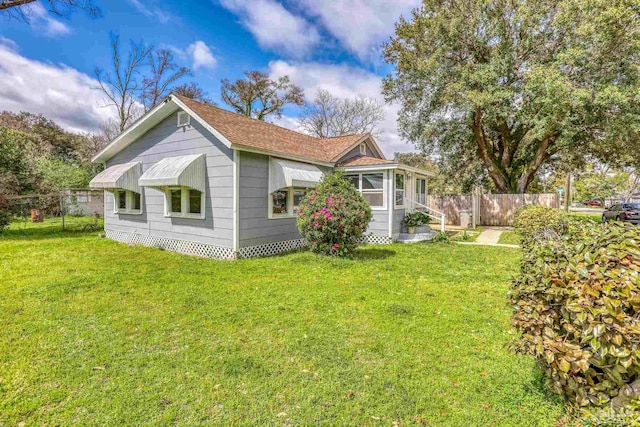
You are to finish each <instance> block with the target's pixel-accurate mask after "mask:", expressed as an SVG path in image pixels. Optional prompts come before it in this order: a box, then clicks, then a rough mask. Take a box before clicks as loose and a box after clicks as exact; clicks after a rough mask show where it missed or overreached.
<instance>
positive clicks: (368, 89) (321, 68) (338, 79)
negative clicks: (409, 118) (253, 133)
mask: <svg viewBox="0 0 640 427" xmlns="http://www.w3.org/2000/svg"><path fill="white" fill-rule="evenodd" d="M269 71H270V75H271V77H272V78H277V77H280V76H283V75H288V76H289V77H290V78H291V81H292V82H293V83H295V84H297V85H298V86H300V87H302V89H303V90H304V92H305V97H306V98H307V100H312V99H313V98H314V97H315V96H316V94H317V92H318V90H319V89H325V90H327V91H329V92H330V93H332V94H333V95H335V96H338V97H341V98H353V97H356V96H358V95H365V96H368V97H370V98H373V99H376V100H378V101H380V102H384V98H383V96H382V92H381V91H382V77H380V76H378V75H376V74H373V73H369V72H368V71H366V70H363V69H361V68H355V67H350V66H348V65H344V64H323V63H318V62H287V61H282V60H278V61H272V62H271V63H269ZM384 108H385V113H386V117H385V119H384V121H383V122H382V123H381V124H380V129H381V130H382V135H381V136H380V137H379V138H378V141H377V142H378V144H379V145H380V148H382V150H383V151H384V153H385V155H386V156H387V157H389V158H392V157H393V153H394V152H396V151H400V152H405V151H414V150H415V148H414V147H413V145H411V144H407V143H406V142H405V141H403V140H402V139H401V138H400V135H399V134H398V128H397V125H396V119H397V116H398V110H399V106H398V105H397V104H384ZM276 123H277V124H279V125H280V126H284V127H288V128H290V129H293V130H299V128H298V122H297V121H296V119H295V118H294V117H286V116H285V117H283V118H282V119H280V120H278V121H277V122H276Z"/></svg>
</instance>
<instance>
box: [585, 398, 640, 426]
mask: <svg viewBox="0 0 640 427" xmlns="http://www.w3.org/2000/svg"><path fill="white" fill-rule="evenodd" d="M580 425H581V426H583V427H638V426H640V402H638V401H634V402H631V403H630V404H629V405H628V406H627V407H625V408H622V409H618V410H612V409H611V408H601V409H597V410H595V411H591V410H585V411H583V415H582V418H581V419H580Z"/></svg>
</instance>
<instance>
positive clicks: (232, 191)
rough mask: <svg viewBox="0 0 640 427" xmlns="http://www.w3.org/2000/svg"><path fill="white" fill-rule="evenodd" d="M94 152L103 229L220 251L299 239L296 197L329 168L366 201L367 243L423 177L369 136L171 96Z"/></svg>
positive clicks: (392, 230)
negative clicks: (323, 130)
mask: <svg viewBox="0 0 640 427" xmlns="http://www.w3.org/2000/svg"><path fill="white" fill-rule="evenodd" d="M93 161H94V162H100V163H104V165H105V170H104V171H103V172H101V173H100V174H98V175H97V176H96V177H95V178H94V179H93V180H92V181H91V184H90V187H91V189H100V190H104V191H105V203H104V205H105V208H104V219H105V225H104V226H105V232H106V235H107V237H109V238H111V239H115V240H118V241H122V242H127V243H134V244H143V245H146V246H152V247H159V248H164V249H166V250H171V251H176V252H181V253H186V254H194V255H200V256H205V257H211V258H217V259H235V258H238V257H242V258H246V257H254V256H262V255H271V254H275V253H278V252H282V251H287V250H291V249H295V248H298V247H301V246H304V244H305V243H304V239H302V238H301V236H300V234H299V233H298V230H297V227H296V218H295V215H296V211H297V206H298V203H299V202H300V200H301V198H302V197H303V196H304V194H305V192H306V191H308V190H309V189H310V188H313V187H314V186H315V185H316V184H317V183H318V182H319V181H320V180H321V179H322V177H323V175H324V174H325V173H327V172H330V171H333V170H342V171H344V172H345V173H346V178H347V179H348V180H349V181H351V182H352V183H353V185H354V186H355V187H356V188H358V189H359V191H360V192H361V193H362V195H363V196H364V198H365V199H366V200H368V201H369V203H370V204H371V208H372V210H373V219H372V220H371V222H370V224H369V227H368V231H367V238H366V241H367V242H370V243H381V244H384V243H390V242H391V241H393V240H394V239H396V238H397V236H398V235H399V233H400V232H401V221H402V219H403V217H404V215H405V212H407V211H412V210H414V209H415V208H416V207H418V206H419V207H422V206H423V205H425V204H426V198H427V179H428V177H429V176H431V175H432V173H431V172H428V171H425V170H422V169H417V168H413V167H410V166H405V165H402V164H398V163H397V162H394V161H391V160H387V159H385V157H384V155H383V153H382V151H381V150H380V148H379V147H378V145H377V144H376V142H375V140H374V139H373V138H372V137H371V135H369V134H360V135H348V136H341V137H335V138H326V139H321V138H316V137H312V136H309V135H305V134H301V133H298V132H295V131H292V130H290V129H285V128H282V127H280V126H276V125H273V124H270V123H266V122H263V121H260V120H255V119H251V118H248V117H245V116H242V115H239V114H235V113H232V112H229V111H226V110H223V109H220V108H217V107H214V106H211V105H209V104H205V103H200V102H196V101H194V100H192V99H189V98H186V97H183V96H179V95H175V94H171V95H170V96H169V97H168V98H167V99H166V100H165V101H164V102H162V103H161V104H159V105H158V106H156V107H155V108H153V109H152V110H150V111H149V112H147V113H146V114H145V115H144V116H143V117H141V118H140V119H139V120H138V121H136V122H135V123H134V124H133V125H132V126H130V127H129V128H128V129H126V130H125V131H124V132H123V133H122V134H120V135H119V136H118V137H117V138H115V139H114V140H113V141H112V142H111V143H110V144H109V145H108V146H107V147H105V148H104V149H103V150H102V151H101V152H100V153H98V154H97V155H96V156H95V157H94V158H93Z"/></svg>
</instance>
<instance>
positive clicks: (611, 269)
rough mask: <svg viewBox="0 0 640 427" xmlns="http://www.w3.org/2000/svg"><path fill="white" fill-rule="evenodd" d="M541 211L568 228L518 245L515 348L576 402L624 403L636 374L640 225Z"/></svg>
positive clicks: (557, 226)
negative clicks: (574, 220) (569, 218)
mask: <svg viewBox="0 0 640 427" xmlns="http://www.w3.org/2000/svg"><path fill="white" fill-rule="evenodd" d="M547 218H548V220H549V221H550V222H551V225H552V227H553V230H554V232H555V231H558V230H561V229H563V228H566V229H567V231H566V233H565V234H564V235H555V236H552V235H551V234H549V235H546V236H543V237H538V238H537V240H535V244H531V245H529V246H525V247H523V260H522V266H521V273H520V275H519V276H518V277H517V278H515V279H514V282H513V285H512V289H511V291H510V300H511V303H512V305H513V307H514V314H513V318H512V320H513V325H514V327H515V328H516V329H517V331H518V332H519V338H518V339H517V341H516V348H517V350H518V351H520V352H522V353H525V354H528V355H531V356H533V357H534V358H535V359H536V360H537V362H538V364H539V365H540V366H541V368H542V369H543V371H544V372H545V374H546V376H547V381H548V385H549V386H550V388H551V389H552V390H553V391H555V392H556V393H559V394H561V395H563V396H565V397H567V398H568V399H569V401H571V402H573V403H574V404H576V405H579V406H588V405H595V406H603V405H605V404H607V403H611V404H612V405H613V406H614V407H620V406H624V405H625V404H626V400H627V398H633V397H634V393H633V389H634V388H635V389H640V381H639V382H638V383H634V384H633V387H630V384H631V383H633V382H634V381H636V380H638V378H640V228H639V227H634V226H631V225H628V224H626V225H620V224H607V225H595V224H593V225H589V224H586V223H578V224H569V226H567V224H566V223H565V221H564V219H563V218H558V217H556V216H548V217H547ZM531 222H533V220H531ZM534 234H535V233H534ZM628 393H629V396H627V394H628Z"/></svg>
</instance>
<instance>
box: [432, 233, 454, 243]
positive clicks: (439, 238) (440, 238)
mask: <svg viewBox="0 0 640 427" xmlns="http://www.w3.org/2000/svg"><path fill="white" fill-rule="evenodd" d="M431 242H433V243H451V237H449V235H448V234H447V233H444V232H442V231H438V232H437V233H436V234H434V235H433V238H432V239H431Z"/></svg>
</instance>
